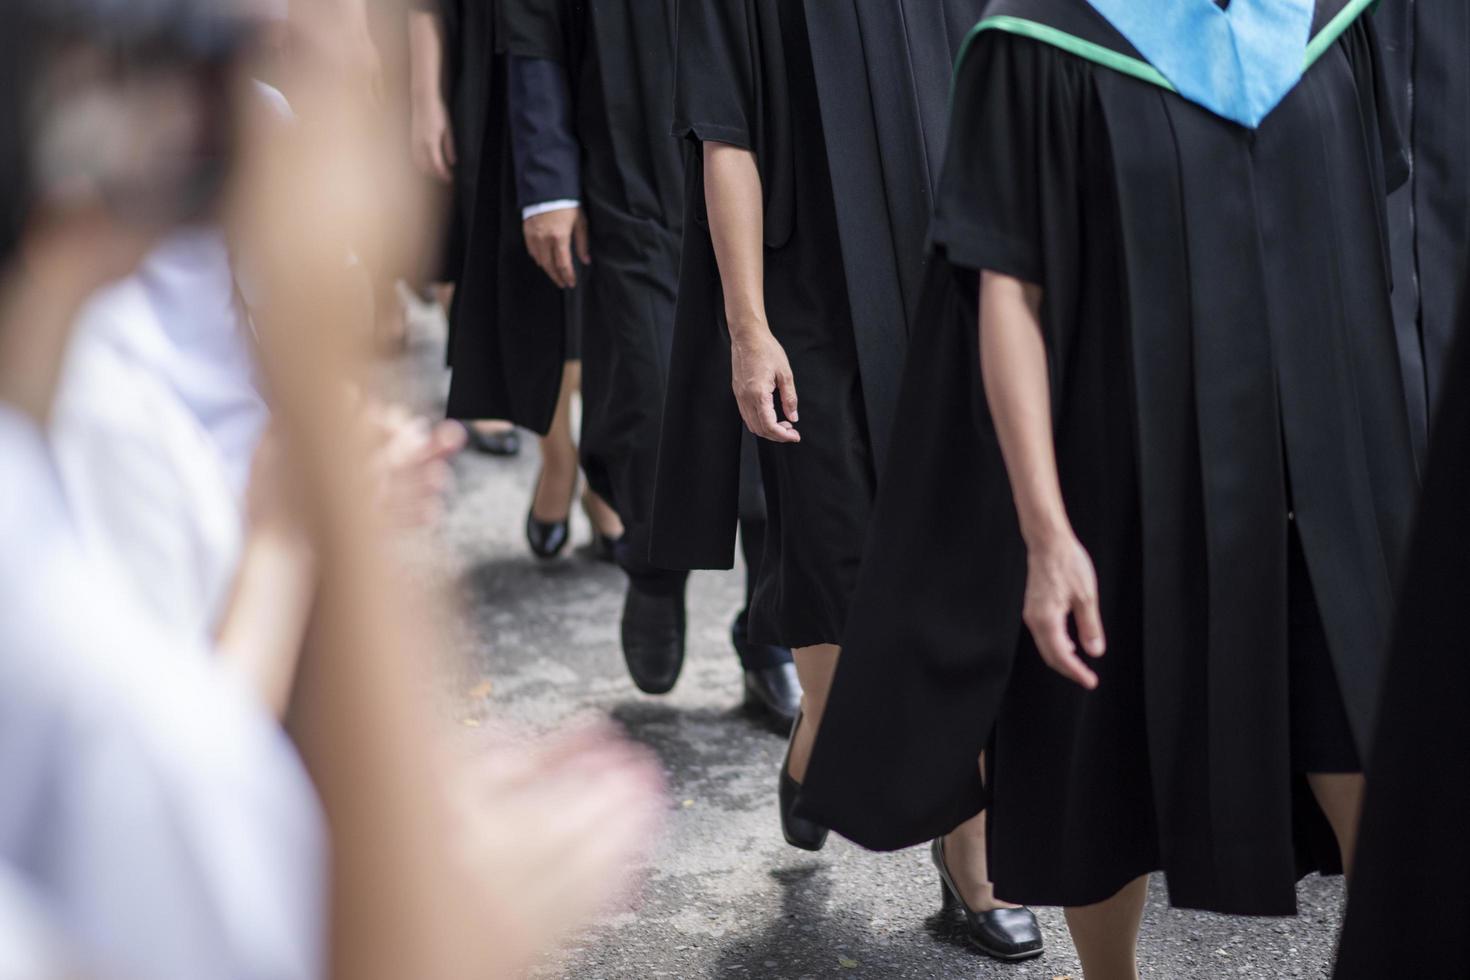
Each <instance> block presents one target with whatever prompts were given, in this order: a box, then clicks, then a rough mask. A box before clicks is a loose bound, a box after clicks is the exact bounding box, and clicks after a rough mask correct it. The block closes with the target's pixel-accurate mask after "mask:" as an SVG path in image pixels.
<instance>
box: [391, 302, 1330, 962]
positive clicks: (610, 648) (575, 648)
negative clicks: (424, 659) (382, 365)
mask: <svg viewBox="0 0 1470 980" xmlns="http://www.w3.org/2000/svg"><path fill="white" fill-rule="evenodd" d="M442 363H443V325H442V321H441V320H440V319H439V318H437V317H434V316H432V315H423V314H422V313H421V314H420V315H417V316H415V317H414V322H413V333H412V341H411V344H410V347H409V350H408V352H407V354H405V355H404V356H403V357H401V358H398V359H396V360H395V361H394V363H393V364H392V365H391V366H390V368H389V373H390V376H391V377H392V378H393V380H394V384H395V386H396V387H397V388H398V390H399V393H400V394H401V396H402V397H404V398H405V399H406V400H409V401H412V402H413V403H415V404H416V405H417V407H418V408H420V409H421V410H423V411H425V412H429V413H435V414H437V413H438V412H440V411H442V395H443V391H444V385H445V375H444V372H443V370H442ZM536 471H537V454H536V451H535V448H534V440H530V439H528V440H527V448H526V451H524V452H523V453H522V455H521V456H520V457H519V458H518V459H514V460H492V459H488V458H485V457H478V456H468V457H466V458H463V459H462V460H460V461H459V462H458V463H457V484H458V488H457V491H456V494H455V496H454V499H453V502H452V505H451V508H450V511H449V514H448V516H447V518H446V521H445V525H444V527H443V530H442V538H443V540H442V547H440V548H439V549H437V552H436V553H437V554H438V555H439V557H438V558H436V559H435V561H436V564H437V565H438V572H439V573H440V574H442V575H445V576H447V577H448V579H449V581H450V582H451V583H452V585H453V587H454V589H455V590H456V591H457V593H458V595H459V598H460V600H461V607H462V611H463V621H462V622H459V623H456V624H454V629H453V630H452V635H453V636H454V638H455V645H456V646H457V648H458V651H457V652H458V653H459V655H460V659H459V661H458V662H457V663H456V664H455V665H453V666H452V667H449V668H446V669H444V670H441V672H440V673H441V674H442V675H443V676H441V677H439V678H438V679H437V680H438V681H439V684H440V686H441V687H442V688H443V689H445V690H446V691H448V692H449V695H450V696H449V701H450V703H451V704H452V705H453V707H452V709H451V710H454V711H456V712H457V713H458V714H459V717H458V719H457V720H458V723H460V724H463V725H465V726H467V727H471V728H473V727H479V726H481V725H488V724H494V722H495V720H496V719H505V720H509V721H511V722H514V723H516V724H519V725H523V726H526V727H529V728H532V729H535V730H549V729H551V728H554V727H556V726H558V725H560V724H562V723H564V722H566V721H568V720H570V719H573V718H578V717H584V716H585V715H587V714H588V713H592V712H596V713H602V714H605V715H607V716H610V717H611V718H613V719H615V720H616V721H617V722H619V723H620V724H622V725H623V726H624V727H625V728H626V729H627V731H628V733H629V734H630V735H631V737H633V738H635V739H637V740H638V741H640V742H642V743H644V744H645V745H647V746H649V747H650V748H651V749H652V750H653V751H654V752H656V753H657V755H658V757H659V758H660V759H661V760H662V762H663V764H664V767H665V769H666V770H667V774H668V781H669V785H670V788H671V793H672V797H673V800H672V804H671V813H670V816H669V820H668V824H667V831H666V836H665V839H664V840H663V841H662V843H661V845H660V847H659V849H658V853H657V857H656V859H655V860H654V861H653V863H652V866H651V867H650V868H649V869H648V879H647V884H646V887H645V889H644V891H643V894H642V896H641V898H640V899H639V901H638V904H637V905H636V907H633V908H630V909H628V910H625V911H622V912H619V913H617V914H615V915H612V916H610V917H609V918H608V919H607V920H606V921H605V922H604V923H602V924H601V925H600V926H598V927H596V928H593V929H591V930H589V931H586V932H584V933H582V934H580V935H578V936H576V937H574V939H573V941H572V942H571V943H570V944H569V945H568V947H567V948H566V949H565V950H564V951H563V952H562V954H561V955H559V956H557V957H555V958H554V959H550V960H548V961H547V962H546V963H545V964H544V966H543V968H542V969H541V970H540V971H539V973H540V975H543V976H546V977H568V978H573V977H574V978H578V980H596V978H651V977H674V978H696V977H698V978H717V977H718V978H749V977H761V978H782V980H788V978H789V980H797V978H822V977H841V978H853V980H857V978H874V980H877V978H961V977H964V978H1015V980H1035V978H1040V980H1054V978H1064V977H1065V978H1071V980H1082V977H1081V970H1080V967H1079V965H1078V962H1077V958H1076V955H1075V954H1074V952H1073V950H1072V948H1071V944H1070V943H1069V941H1068V939H1067V932H1066V928H1065V924H1064V922H1063V919H1062V915H1061V913H1060V911H1058V910H1054V909H1044V910H1039V912H1038V914H1039V916H1040V918H1041V921H1042V924H1043V927H1044V928H1045V930H1046V936H1047V944H1048V945H1047V951H1046V954H1045V956H1043V957H1042V958H1040V959H1037V960H1033V961H1031V962H1029V963H1024V964H1020V965H1014V966H1011V965H1002V964H999V963H995V962H993V961H991V960H988V959H986V958H984V957H983V956H981V955H979V954H977V953H975V952H973V951H972V950H971V949H969V948H968V947H967V946H966V945H965V942H964V940H963V939H962V938H958V937H957V934H956V931H955V928H954V923H953V922H952V921H948V920H946V919H945V918H944V917H942V916H941V915H939V883H938V879H937V877H936V875H935V873H934V871H933V870H932V868H931V866H930V864H929V859H928V854H927V851H924V850H922V849H919V850H913V851H909V852H905V853H900V854H871V853H867V852H865V851H862V850H861V849H859V848H857V847H854V846H852V845H850V844H848V843H847V842H846V841H842V840H839V839H836V838H835V837H834V838H833V839H832V841H831V842H830V843H829V844H828V845H827V848H826V849H825V850H824V851H822V852H821V853H820V854H815V855H812V854H806V853H804V852H800V851H796V850H793V849H792V848H790V847H787V846H786V845H785V843H784V842H783V841H782V840H781V837H780V832H779V829H778V825H777V818H776V808H775V807H776V804H775V787H776V773H777V767H778V766H779V764H780V761H781V756H782V751H783V748H784V742H783V740H782V739H781V738H780V737H778V736H777V735H775V734H772V733H770V732H768V731H766V730H765V729H763V728H761V727H759V726H758V725H756V724H753V723H752V722H751V720H749V719H748V718H746V717H745V716H744V715H743V714H742V713H741V711H740V710H739V702H740V673H739V669H738V665H737V661H736V660H735V657H734V655H733V652H732V650H731V648H730V643H729V639H728V628H729V626H730V622H731V620H732V618H733V617H734V615H735V612H736V610H737V609H738V607H739V605H740V602H741V598H742V592H743V587H742V579H741V576H740V573H738V572H724V573H714V572H704V573H700V574H698V575H696V576H695V577H694V578H693V580H692V582H691V587H690V592H689V603H690V628H689V644H688V662H687V665H686V667H685V671H684V676H683V679H682V680H681V681H680V683H679V686H678V688H677V689H676V690H675V691H674V692H673V693H672V694H671V695H669V696H667V697H663V698H652V697H648V696H645V695H643V694H640V693H639V692H638V691H637V690H636V689H635V688H634V687H633V685H632V683H631V682H630V681H629V680H628V678H627V676H626V674H625V672H624V668H623V663H622V658H621V654H620V652H619V647H618V634H617V622H618V614H619V611H620V609H621V602H622V590H623V580H622V575H621V573H620V572H619V571H618V570H617V569H615V568H613V567H610V566H608V565H603V564H597V563H594V562H592V561H589V560H587V559H586V558H585V557H580V556H573V557H568V558H563V559H561V560H558V561H556V562H554V563H550V564H543V563H540V562H537V561H535V560H534V559H533V558H532V557H531V556H530V554H529V552H528V551H527V549H526V545H525V541H524V538H523V531H522V526H523V522H524V520H525V514H526V509H527V507H528V506H529V500H530V493H531V488H532V485H533V483H534V481H535V478H536ZM574 533H575V535H576V541H577V543H578V544H582V543H584V542H586V540H587V538H588V535H589V531H588V528H587V525H586V522H585V520H583V519H582V518H581V516H580V515H578V518H577V523H576V524H575V526H574ZM486 681H488V682H489V683H488V685H487V684H486V683H485V682H486ZM1342 895H1343V892H1342V886H1341V882H1340V880H1322V879H1318V878H1310V879H1308V880H1307V881H1305V882H1303V883H1302V885H1301V888H1300V911H1301V914H1300V916H1299V917H1298V918H1295V919H1256V920H1244V919H1231V918H1225V917H1222V916H1214V915H1204V914H1198V913H1190V912H1181V911H1176V910H1172V909H1170V908H1169V907H1168V903H1167V896H1166V892H1165V888H1164V885H1163V882H1162V880H1158V881H1155V882H1154V886H1153V888H1152V892H1151V898H1150V904H1149V909H1148V916H1147V919H1146V921H1145V922H1144V939H1143V945H1142V971H1143V976H1144V977H1145V978H1147V980H1165V978H1169V980H1175V978H1197V977H1198V978H1225V977H1255V978H1267V977H1273V978H1274V977H1283V978H1285V977H1293V978H1294V977H1325V976H1328V972H1329V966H1330V963H1331V959H1332V955H1333V949H1334V944H1335V937H1336V929H1337V922H1338V918H1339V915H1340V908H1341V903H1342Z"/></svg>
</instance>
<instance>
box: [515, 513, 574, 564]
mask: <svg viewBox="0 0 1470 980" xmlns="http://www.w3.org/2000/svg"><path fill="white" fill-rule="evenodd" d="M571 537H572V523H571V521H570V520H565V521H550V522H548V521H538V520H537V519H536V514H535V512H534V511H532V512H531V513H529V514H527V515H526V543H527V544H528V545H530V546H531V554H533V555H535V556H536V557H537V558H541V559H545V560H550V559H552V558H555V557H556V556H557V555H559V554H561V551H562V549H563V548H565V547H566V546H567V542H568V541H569V540H571Z"/></svg>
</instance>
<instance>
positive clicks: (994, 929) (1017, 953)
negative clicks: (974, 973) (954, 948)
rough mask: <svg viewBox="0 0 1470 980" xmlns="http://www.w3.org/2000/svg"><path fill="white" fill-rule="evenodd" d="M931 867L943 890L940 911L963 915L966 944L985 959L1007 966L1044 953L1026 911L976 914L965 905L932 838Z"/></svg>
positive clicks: (937, 842)
mask: <svg viewBox="0 0 1470 980" xmlns="http://www.w3.org/2000/svg"><path fill="white" fill-rule="evenodd" d="M929 853H930V855H931V856H932V857H933V858H934V867H935V868H937V869H938V871H939V887H940V888H941V889H942V890H943V893H944V897H943V901H944V910H945V911H946V912H948V911H950V910H951V909H956V908H958V909H961V910H962V911H963V912H964V913H965V926H966V930H965V934H966V938H968V939H969V940H970V944H971V945H972V946H974V947H975V948H976V949H978V950H980V952H982V953H984V954H985V955H986V956H990V957H993V958H995V959H997V960H1003V961H1005V962H1007V963H1018V962H1020V961H1021V960H1029V959H1033V958H1035V957H1037V956H1040V955H1041V954H1042V952H1044V950H1045V944H1044V943H1043V942H1042V939H1041V925H1040V924H1039V923H1038V922H1037V921H1036V915H1035V914H1034V913H1033V912H1032V911H1031V910H1030V909H1028V908H1019V909H991V910H990V911H989V912H976V911H973V910H972V909H971V908H970V906H968V905H966V904H965V899H964V896H962V895H961V894H960V889H959V886H958V885H956V884H955V883H954V879H953V878H951V877H950V874H949V868H948V866H946V864H945V863H944V838H942V837H936V838H935V839H934V843H933V844H932V845H931V846H930V848H929Z"/></svg>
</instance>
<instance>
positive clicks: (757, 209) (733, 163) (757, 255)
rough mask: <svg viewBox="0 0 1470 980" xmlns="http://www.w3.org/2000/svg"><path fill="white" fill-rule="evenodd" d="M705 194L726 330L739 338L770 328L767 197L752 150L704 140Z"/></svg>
mask: <svg viewBox="0 0 1470 980" xmlns="http://www.w3.org/2000/svg"><path fill="white" fill-rule="evenodd" d="M704 195H705V208H706V210H707V211H708V213H709V230H710V239H711V240H712V241H713V243H714V248H715V261H716V262H717V263H718V265H719V269H720V282H721V284H722V285H723V288H724V293H725V318H726V320H728V321H729V325H730V335H731V337H732V338H733V339H737V340H738V339H740V338H741V337H742V336H743V335H747V334H749V333H751V332H760V331H766V330H769V329H770V328H769V326H768V325H767V322H766V284H765V245H764V238H765V201H764V197H763V194H762V190H761V176H760V170H759V169H758V168H757V167H756V161H755V154H754V153H752V152H750V151H749V150H745V149H741V148H740V147H737V146H731V145H729V144H725V143H705V144H704Z"/></svg>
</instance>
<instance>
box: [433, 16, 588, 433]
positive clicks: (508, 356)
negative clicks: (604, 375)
mask: <svg viewBox="0 0 1470 980" xmlns="http://www.w3.org/2000/svg"><path fill="white" fill-rule="evenodd" d="M500 2H501V0H444V2H443V4H442V9H443V11H444V23H445V27H446V39H445V49H446V50H445V54H446V61H447V63H448V64H447V70H448V71H449V73H450V74H449V77H448V79H447V80H446V81H447V82H448V88H447V89H446V94H447V96H448V98H449V106H450V110H451V112H452V115H453V122H454V126H455V149H456V152H457V153H458V163H457V165H456V167H455V194H456V204H455V207H456V215H457V219H456V220H458V221H459V222H460V227H459V230H458V232H457V233H452V234H457V235H458V243H457V245H456V244H454V240H453V239H451V254H453V251H454V250H455V249H458V251H459V261H460V266H459V268H458V270H457V271H456V273H455V274H454V275H452V276H451V278H452V279H454V281H455V282H456V284H457V287H456V289H455V292H454V302H453V304H452V306H451V308H450V311H449V331H450V332H449V349H448V360H449V365H450V368H451V369H452V371H453V373H452V375H451V378H450V384H449V405H448V415H449V417H450V418H458V419H506V420H509V421H511V422H514V423H516V424H517V425H521V426H524V427H526V428H528V429H531V430H532V431H535V432H539V433H545V432H546V431H547V430H548V429H550V428H551V420H552V417H553V416H554V415H555V413H556V402H557V397H558V395H559V394H560V392H561V378H562V372H563V370H564V367H565V361H566V359H567V354H568V337H570V336H574V335H575V334H576V331H577V330H578V326H579V320H580V316H581V305H580V296H579V295H578V294H579V293H580V290H579V291H577V293H565V292H563V291H562V290H560V289H558V288H557V287H556V285H555V284H554V283H552V282H551V280H550V279H548V278H547V277H546V275H545V273H543V272H542V271H541V270H540V269H539V268H538V267H537V266H536V263H535V262H533V261H532V260H531V257H530V255H529V254H528V253H527V251H526V244H525V238H524V236H523V235H522V232H521V215H520V208H519V207H518V206H517V203H516V187H515V170H514V165H513V163H512V160H511V147H510V135H509V132H510V131H509V116H508V113H507V103H506V84H505V55H504V45H505V42H504V33H505V32H504V29H503V25H502V24H501V23H500V19H501V11H500V10H499V9H498V7H497V4H498V3H500Z"/></svg>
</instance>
